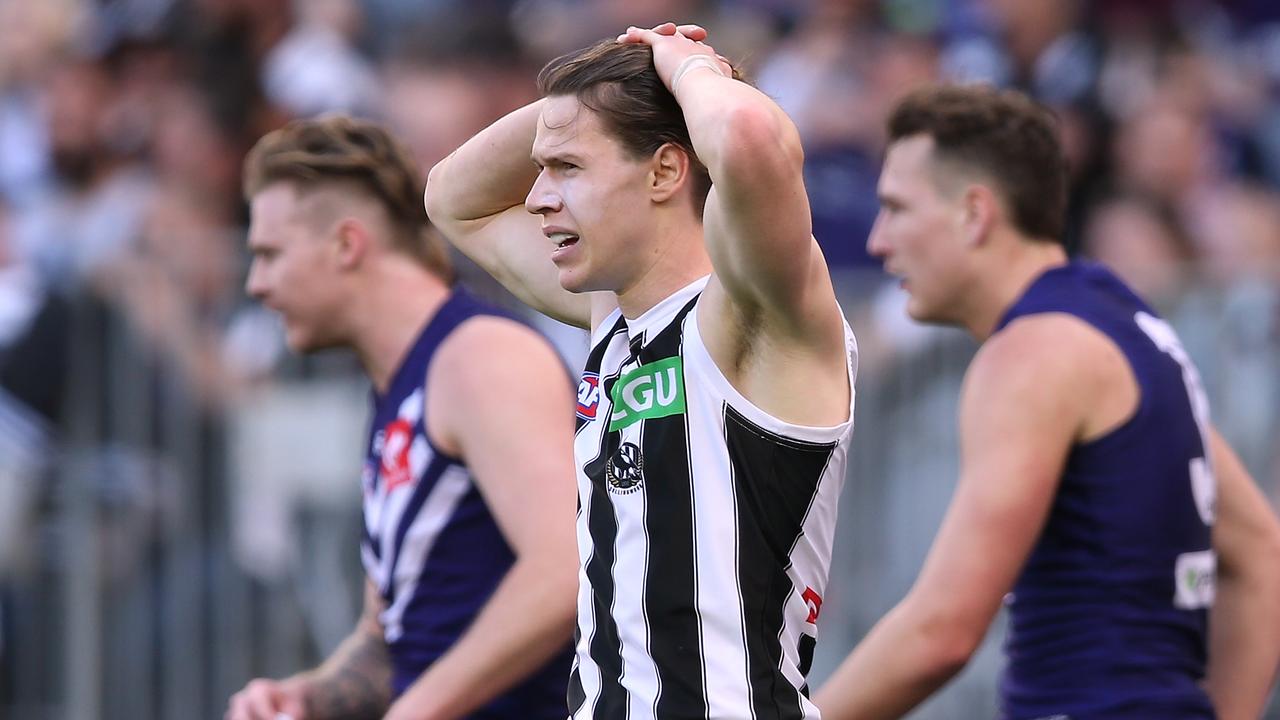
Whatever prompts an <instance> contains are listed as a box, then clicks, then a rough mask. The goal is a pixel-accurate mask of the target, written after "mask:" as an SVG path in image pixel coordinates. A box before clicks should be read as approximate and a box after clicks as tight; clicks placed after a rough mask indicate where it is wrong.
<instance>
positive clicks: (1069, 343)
mask: <svg viewBox="0 0 1280 720" xmlns="http://www.w3.org/2000/svg"><path fill="white" fill-rule="evenodd" d="M1126 368H1127V361H1126V359H1125V358H1124V354H1123V352H1122V351H1121V349H1120V347H1119V346H1118V345H1117V344H1116V342H1115V341H1114V340H1112V339H1111V338H1110V337H1109V336H1108V335H1107V334H1106V333H1104V332H1103V331H1102V330H1100V329H1099V328H1097V327H1096V326H1094V325H1093V324H1092V323H1090V322H1088V321H1086V320H1084V319H1083V318H1080V317H1078V316H1076V315H1072V314H1070V313H1065V312H1046V313H1037V314H1034V315H1024V316H1022V317H1019V318H1017V319H1015V320H1014V321H1013V322H1011V323H1009V324H1008V325H1007V326H1005V327H1004V328H1001V329H1000V330H998V331H997V332H995V333H994V334H992V335H991V337H989V338H988V339H987V340H986V342H984V343H983V344H982V347H981V348H979V350H978V353H977V355H976V356H975V357H974V361H973V363H972V365H970V368H969V373H968V382H969V383H970V384H975V385H981V386H984V387H991V386H998V385H1017V384H1019V383H1033V384H1045V383H1051V384H1053V386H1054V387H1056V388H1058V389H1059V390H1060V391H1062V392H1079V391H1081V390H1083V389H1086V388H1088V387H1092V386H1094V385H1095V384H1097V383H1098V382H1099V381H1103V382H1105V381H1106V380H1107V379H1108V378H1110V377H1111V376H1112V375H1113V374H1115V373H1117V372H1125V371H1126Z"/></svg>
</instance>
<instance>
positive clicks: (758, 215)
mask: <svg viewBox="0 0 1280 720" xmlns="http://www.w3.org/2000/svg"><path fill="white" fill-rule="evenodd" d="M624 37H625V38H626V40H627V41H628V42H643V43H645V44H648V45H650V46H652V47H653V51H654V66H655V68H656V69H657V71H658V75H659V77H661V78H662V80H663V82H664V83H666V84H667V87H668V88H669V89H671V90H672V91H673V93H674V94H675V96H676V100H677V101H678V102H679V103H680V107H681V109H682V110H683V112H684V116H685V120H686V123H687V125H688V128H689V135H690V138H691V140H692V142H693V146H694V149H695V150H696V152H697V154H698V158H699V159H700V160H701V161H702V162H703V164H704V165H706V167H707V169H708V171H709V173H710V175H711V179H712V189H711V193H710V195H709V196H708V198H707V203H706V209H705V213H704V232H705V242H706V246H707V251H708V253H709V254H710V256H711V261H712V265H713V267H714V270H715V271H714V275H713V277H712V279H711V282H710V283H709V284H708V286H707V290H706V291H705V293H704V295H703V301H701V303H700V307H699V311H698V312H699V315H698V317H699V320H700V322H701V321H704V320H705V322H701V324H700V329H701V331H702V335H703V340H704V342H706V343H707V345H708V348H709V349H710V350H711V353H712V356H713V357H714V358H715V359H716V362H717V364H718V365H719V366H720V369H721V370H722V371H723V372H724V373H725V375H726V377H728V378H729V379H730V381H731V382H733V383H734V385H735V386H736V387H737V388H738V389H739V391H741V392H743V394H744V395H745V396H747V398H748V399H750V400H751V401H752V402H754V403H755V404H757V405H758V406H760V407H761V408H762V409H764V410H766V411H767V412H769V413H771V414H773V415H775V416H777V417H779V418H780V419H783V420H787V421H790V422H796V423H799V424H808V425H835V424H838V423H840V422H843V421H845V420H846V419H848V417H847V416H848V407H849V404H848V398H849V393H850V392H851V389H850V388H849V387H848V384H849V383H848V380H847V374H846V372H845V363H846V347H845V340H844V326H843V319H842V317H841V314H840V310H839V306H838V305H837V304H836V300H835V293H834V290H833V289H832V286H831V280H830V276H829V274H828V271H827V266H826V261H825V260H824V259H823V257H822V253H821V251H820V249H819V248H818V245H817V243H816V241H815V240H814V238H813V235H812V226H811V221H810V212H809V202H808V198H807V196H806V194H805V189H804V182H803V161H804V155H803V151H802V149H801V145H800V138H799V133H798V132H797V130H796V128H795V125H794V124H793V123H792V122H791V120H790V118H788V117H787V116H786V114H785V113H784V112H783V111H782V109H781V108H779V107H778V106H777V104H776V103H774V102H773V101H772V100H770V99H769V98H768V97H767V96H765V95H764V94H763V93H761V92H759V91H758V90H756V89H755V88H753V87H751V86H750V85H748V84H746V83H743V82H738V81H736V80H733V79H732V78H731V77H727V76H726V75H727V73H726V71H725V66H723V65H722V64H720V63H719V61H718V59H717V57H716V54H715V51H714V50H713V49H712V48H711V47H709V46H707V45H705V44H702V43H697V42H694V41H693V40H691V39H689V38H688V37H685V36H684V35H683V34H681V33H678V32H675V26H674V25H671V24H667V25H666V26H659V27H658V28H655V29H654V30H638V29H634V28H633V29H631V30H629V31H628V33H627V34H626V35H625V36H624ZM677 80H678V82H677ZM815 384H817V385H818V387H815ZM801 390H803V392H801ZM798 398H805V401H804V402H803V403H801V402H798V400H797V399H798ZM814 398H823V401H822V402H819V403H815V402H814V401H813V399H814Z"/></svg>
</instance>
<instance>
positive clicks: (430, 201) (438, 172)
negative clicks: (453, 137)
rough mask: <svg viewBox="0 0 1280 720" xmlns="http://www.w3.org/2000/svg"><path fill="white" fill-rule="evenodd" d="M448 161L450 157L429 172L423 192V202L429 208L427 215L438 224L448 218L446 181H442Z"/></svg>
mask: <svg viewBox="0 0 1280 720" xmlns="http://www.w3.org/2000/svg"><path fill="white" fill-rule="evenodd" d="M448 161H449V159H448V158H445V159H444V160H441V161H440V162H438V163H436V164H435V166H433V167H432V168H431V172H429V173H427V188H426V190H424V191H423V193H422V204H423V207H425V208H426V210H427V217H428V218H430V219H431V222H433V223H436V224H440V223H441V222H444V221H445V220H446V219H447V218H448V203H447V200H446V198H445V197H444V182H442V178H443V176H444V174H445V170H444V166H445V163H447V162H448Z"/></svg>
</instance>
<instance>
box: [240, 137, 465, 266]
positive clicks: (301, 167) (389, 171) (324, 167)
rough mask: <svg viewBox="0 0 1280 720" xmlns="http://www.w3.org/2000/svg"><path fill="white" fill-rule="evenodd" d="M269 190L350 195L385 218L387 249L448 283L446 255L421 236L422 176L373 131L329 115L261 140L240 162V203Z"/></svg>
mask: <svg viewBox="0 0 1280 720" xmlns="http://www.w3.org/2000/svg"><path fill="white" fill-rule="evenodd" d="M276 182H288V183H292V184H294V185H295V186H297V187H298V188H299V189H300V190H302V191H304V192H305V191H308V190H313V189H316V188H318V187H320V186H322V185H326V184H331V183H348V184H350V185H352V186H354V187H356V188H358V189H359V190H360V191H361V192H363V193H365V194H366V195H368V196H369V197H371V198H373V199H375V200H377V201H378V202H379V203H380V204H381V205H382V207H383V208H384V209H385V210H386V212H387V217H388V218H389V219H390V220H391V223H392V226H393V229H394V232H393V238H392V247H393V248H395V249H397V250H399V251H402V252H404V253H405V254H407V255H409V256H410V257H412V258H414V259H415V260H417V261H418V262H419V263H421V264H422V265H423V266H425V267H426V268H427V269H429V270H431V271H432V272H434V273H435V274H436V275H438V276H439V277H440V278H441V279H443V280H444V281H445V282H446V283H452V282H453V278H454V273H453V265H452V263H451V262H450V260H449V254H448V252H447V251H446V250H445V247H444V244H443V243H442V242H441V241H440V239H439V238H438V237H436V236H435V235H434V234H433V233H431V232H429V230H430V227H431V224H430V221H429V220H428V219H427V213H426V210H425V209H424V208H423V205H422V192H423V187H424V182H423V180H422V174H421V173H420V172H419V171H418V168H417V166H416V164H415V163H414V162H413V160H412V157H411V156H410V155H409V152H408V151H407V150H406V149H405V148H404V147H403V146H402V145H401V144H400V143H399V142H397V141H396V139H395V138H393V137H392V136H391V134H390V133H389V132H387V131H386V130H385V129H384V128H382V127H381V126H379V125H377V124H376V123H372V122H369V121H366V120H357V119H355V118H350V117H346V116H342V115H331V116H327V117H323V118H317V119H311V120H295V121H293V122H291V123H289V124H288V125H285V126H284V127H282V128H280V129H279V130H275V131H272V132H270V133H268V134H267V135H265V136H263V138H262V139H261V140H259V141H258V143H257V144H256V145H254V146H253V149H252V150H250V151H249V155H248V156H247V157H246V158H245V163H244V193H245V198H246V199H249V198H252V197H253V196H254V195H256V194H257V193H258V192H260V191H261V190H262V189H263V188H265V187H266V186H268V185H270V184H272V183H276Z"/></svg>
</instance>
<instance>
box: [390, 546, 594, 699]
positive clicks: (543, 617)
mask: <svg viewBox="0 0 1280 720" xmlns="http://www.w3.org/2000/svg"><path fill="white" fill-rule="evenodd" d="M576 578H577V575H576V568H574V566H573V565H572V564H567V565H565V564H563V563H561V564H560V566H557V567H554V568H553V567H549V566H548V565H547V564H545V563H544V564H542V565H541V566H540V565H538V564H535V563H529V562H526V563H524V564H522V563H521V562H520V561H517V562H516V564H515V565H513V566H512V568H511V570H510V571H508V573H507V575H506V577H505V578H503V580H502V582H501V583H500V584H499V585H498V588H497V590H495V591H494V594H493V596H492V597H490V598H489V601H488V602H487V603H486V604H485V606H484V608H483V609H482V610H481V611H480V614H479V615H478V616H477V617H476V619H475V621H474V622H473V623H472V624H471V627H470V628H468V629H467V632H466V633H465V634H464V635H463V636H462V637H461V638H460V639H459V640H458V642H457V643H456V644H455V645H454V646H453V648H451V649H450V650H449V652H448V653H446V654H445V655H444V656H443V657H442V658H440V660H438V661H437V662H436V663H435V664H433V665H432V666H431V668H430V669H429V670H428V671H427V672H426V673H425V674H423V676H422V677H420V678H419V679H418V680H417V682H415V683H414V684H413V686H412V687H411V688H410V689H409V690H408V691H406V693H405V694H404V696H402V697H401V698H400V700H399V701H397V703H396V706H395V708H393V710H392V716H394V717H396V718H397V720H398V719H399V718H401V717H403V718H414V719H415V720H453V719H454V718H459V717H463V716H465V715H466V714H467V713H469V712H471V711H473V710H475V709H476V708H478V707H482V706H483V705H485V704H486V703H488V702H489V701H490V700H491V699H493V698H494V697H496V696H497V695H499V694H500V693H502V692H503V691H504V690H507V689H508V688H510V687H511V686H513V685H515V684H516V683H518V682H519V681H520V680H523V679H524V678H525V677H527V676H528V675H530V674H531V673H532V672H533V671H535V670H537V669H539V668H541V667H542V666H543V665H544V664H545V663H546V661H547V660H548V659H549V658H551V656H552V655H553V654H555V653H556V652H557V651H559V650H561V649H563V648H564V647H565V645H566V644H567V643H568V642H569V639H570V637H571V636H572V633H573V623H574V611H575V594H576V589H577V580H576ZM564 670H565V672H566V673H568V668H565V669H564ZM401 711H403V712H401Z"/></svg>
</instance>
